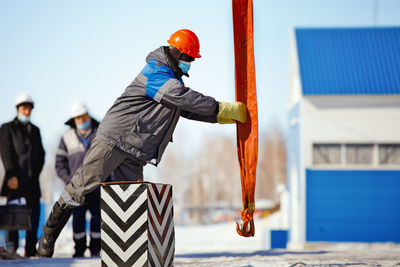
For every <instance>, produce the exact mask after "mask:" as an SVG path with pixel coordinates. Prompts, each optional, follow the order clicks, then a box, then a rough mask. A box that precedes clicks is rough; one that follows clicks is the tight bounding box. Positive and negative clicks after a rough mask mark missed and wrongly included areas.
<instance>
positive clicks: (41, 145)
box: [37, 130, 46, 177]
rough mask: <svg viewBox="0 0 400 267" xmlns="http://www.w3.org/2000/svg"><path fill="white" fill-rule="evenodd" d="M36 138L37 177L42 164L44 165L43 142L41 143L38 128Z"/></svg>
mask: <svg viewBox="0 0 400 267" xmlns="http://www.w3.org/2000/svg"><path fill="white" fill-rule="evenodd" d="M38 140H39V151H38V155H37V156H38V159H39V162H38V169H37V177H39V174H40V173H41V172H42V169H43V165H44V159H45V155H46V153H45V151H44V148H43V143H42V136H41V134H40V130H38Z"/></svg>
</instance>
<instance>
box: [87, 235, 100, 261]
mask: <svg viewBox="0 0 400 267" xmlns="http://www.w3.org/2000/svg"><path fill="white" fill-rule="evenodd" d="M89 249H90V256H92V257H97V256H100V250H101V239H100V238H93V237H91V238H90V244H89Z"/></svg>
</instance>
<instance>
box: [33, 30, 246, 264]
mask: <svg viewBox="0 0 400 267" xmlns="http://www.w3.org/2000/svg"><path fill="white" fill-rule="evenodd" d="M168 43H169V44H170V46H163V47H160V48H158V49H156V50H155V51H153V52H151V53H150V54H149V55H148V56H147V58H146V62H147V64H146V65H145V67H144V68H143V70H142V71H141V72H140V73H139V75H138V76H137V77H136V78H135V80H134V81H133V82H132V83H131V84H130V85H129V86H128V87H127V88H126V90H125V92H124V93H123V94H122V95H121V96H120V97H119V98H118V99H117V100H116V101H115V102H114V104H113V105H112V107H111V108H110V109H109V110H108V112H107V114H106V115H105V117H104V119H103V120H102V122H101V123H100V126H99V129H98V131H97V134H96V138H95V139H94V140H93V142H92V145H91V148H90V149H89V151H88V152H87V154H86V156H85V158H84V161H83V165H82V166H81V167H80V168H79V169H78V170H77V171H76V172H75V174H74V176H73V177H72V179H71V182H70V183H69V184H68V185H66V187H65V189H64V191H63V193H62V194H61V196H60V198H59V200H58V201H57V202H56V203H55V204H54V206H53V210H52V212H51V214H50V216H49V218H48V220H47V222H46V225H45V226H44V227H43V235H42V237H41V238H40V240H39V247H38V252H39V255H41V256H45V257H51V256H52V255H53V253H54V245H55V241H56V239H57V237H58V235H59V234H60V232H61V230H62V228H63V227H64V225H65V223H66V222H67V221H68V218H69V217H70V214H71V210H72V207H74V206H79V205H82V204H83V202H84V200H85V196H86V195H87V194H88V193H90V192H91V191H93V190H94V189H96V188H97V187H98V186H99V185H100V183H101V182H102V181H104V180H105V179H106V178H107V177H108V176H109V175H110V173H111V172H113V173H114V177H115V179H116V180H117V181H124V180H125V181H126V180H128V181H137V180H139V179H141V180H143V166H145V165H146V164H147V163H150V164H153V165H156V166H157V164H158V163H159V162H160V160H161V157H162V155H163V152H164V150H165V148H166V146H167V145H168V142H170V141H171V139H172V134H173V132H174V129H175V126H176V124H177V122H178V119H179V117H181V116H182V117H185V118H187V119H192V120H198V121H204V122H211V123H216V122H219V123H234V122H236V121H239V122H245V121H246V116H247V109H246V106H245V105H244V104H243V103H240V102H234V103H224V102H217V101H216V100H215V99H214V98H212V97H209V96H204V95H202V94H201V93H199V92H196V91H194V90H192V89H190V88H188V87H186V86H185V84H184V83H183V80H182V76H183V75H185V76H189V75H188V74H187V72H188V70H189V68H190V64H191V62H193V61H194V60H195V58H200V57H201V56H200V54H199V50H200V44H199V41H198V38H197V36H196V35H195V34H194V33H193V32H192V31H190V30H187V29H183V30H178V31H177V32H175V33H173V34H172V35H171V37H170V39H169V40H168Z"/></svg>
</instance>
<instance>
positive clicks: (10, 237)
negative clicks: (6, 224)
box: [5, 231, 19, 252]
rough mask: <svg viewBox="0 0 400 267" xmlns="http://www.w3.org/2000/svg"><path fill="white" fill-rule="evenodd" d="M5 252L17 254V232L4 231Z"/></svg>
mask: <svg viewBox="0 0 400 267" xmlns="http://www.w3.org/2000/svg"><path fill="white" fill-rule="evenodd" d="M5 239H6V247H7V250H9V251H12V252H17V249H18V243H19V242H18V239H19V236H18V231H6V233H5Z"/></svg>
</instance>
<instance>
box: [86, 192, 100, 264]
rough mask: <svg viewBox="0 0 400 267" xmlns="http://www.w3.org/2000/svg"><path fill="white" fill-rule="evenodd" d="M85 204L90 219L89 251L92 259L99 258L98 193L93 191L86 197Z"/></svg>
mask: <svg viewBox="0 0 400 267" xmlns="http://www.w3.org/2000/svg"><path fill="white" fill-rule="evenodd" d="M86 203H87V206H88V209H89V211H90V214H91V215H92V218H91V219H90V244H89V250H90V255H91V256H92V257H95V256H99V255H100V250H101V239H100V222H101V216H100V191H99V190H95V191H93V192H92V193H90V194H88V195H87V198H86Z"/></svg>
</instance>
